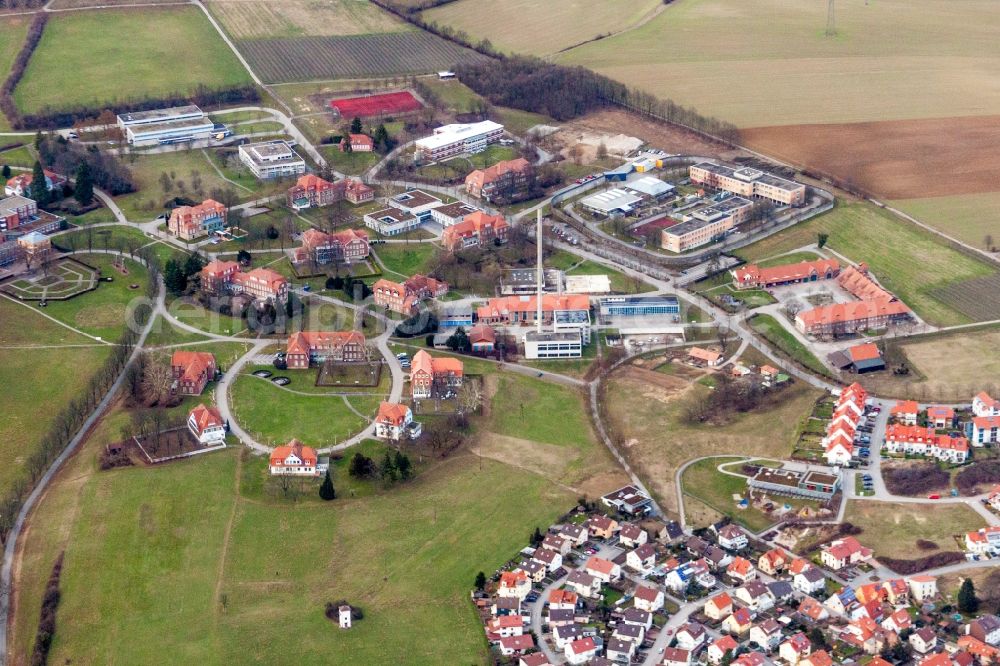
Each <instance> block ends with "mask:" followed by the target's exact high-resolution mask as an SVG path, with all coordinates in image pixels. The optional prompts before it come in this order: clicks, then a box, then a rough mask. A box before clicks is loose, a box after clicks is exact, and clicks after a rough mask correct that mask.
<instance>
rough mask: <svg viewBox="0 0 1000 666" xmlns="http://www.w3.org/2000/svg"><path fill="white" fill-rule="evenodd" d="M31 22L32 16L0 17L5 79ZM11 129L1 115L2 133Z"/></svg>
mask: <svg viewBox="0 0 1000 666" xmlns="http://www.w3.org/2000/svg"><path fill="white" fill-rule="evenodd" d="M30 22H31V17H30V16H0V72H2V73H3V76H4V77H5V78H6V76H7V72H9V71H10V68H11V65H13V64H14V58H16V57H17V54H18V52H19V51H20V50H21V46H22V45H23V44H24V38H25V36H26V35H27V34H28V24H29V23H30ZM9 129H10V125H9V123H8V122H7V116H5V115H4V114H2V113H0V131H5V130H9ZM0 159H2V158H0Z"/></svg>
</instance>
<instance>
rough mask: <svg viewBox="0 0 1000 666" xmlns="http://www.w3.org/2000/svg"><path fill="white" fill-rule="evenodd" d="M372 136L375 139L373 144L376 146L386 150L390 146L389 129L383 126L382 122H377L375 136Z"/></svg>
mask: <svg viewBox="0 0 1000 666" xmlns="http://www.w3.org/2000/svg"><path fill="white" fill-rule="evenodd" d="M373 138H374V139H375V145H376V146H377V147H379V148H381V149H382V150H384V151H386V152H388V151H389V147H390V146H389V143H390V139H389V130H387V129H386V128H385V125H384V124H382V123H379V126H378V128H377V129H376V130H375V136H374V137H373Z"/></svg>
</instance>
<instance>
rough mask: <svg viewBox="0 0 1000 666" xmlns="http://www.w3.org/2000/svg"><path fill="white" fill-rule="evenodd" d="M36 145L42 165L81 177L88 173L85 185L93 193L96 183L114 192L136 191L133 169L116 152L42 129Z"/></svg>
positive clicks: (115, 193)
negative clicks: (70, 139)
mask: <svg viewBox="0 0 1000 666" xmlns="http://www.w3.org/2000/svg"><path fill="white" fill-rule="evenodd" d="M35 148H36V150H37V151H38V157H39V161H40V162H41V163H42V165H43V166H46V167H49V168H50V169H52V170H53V171H55V172H56V173H60V174H64V175H73V176H75V177H77V178H78V179H79V178H80V176H81V175H82V176H85V177H86V182H85V183H84V186H85V189H87V188H89V189H91V193H92V188H93V186H94V185H96V186H98V187H100V188H101V189H103V190H105V191H107V192H108V193H110V194H112V195H115V196H117V195H119V194H128V193H129V192H134V191H135V181H134V180H133V178H132V171H131V170H130V169H129V168H128V167H127V166H125V165H124V164H123V163H122V162H121V160H119V159H118V158H117V157H116V156H114V155H112V154H110V153H104V152H101V151H100V150H98V149H97V147H96V146H90V147H87V146H83V145H81V144H78V143H73V142H71V141H67V140H66V139H64V138H63V137H61V136H56V137H53V136H50V135H46V134H42V133H39V134H38V135H37V136H36V137H35ZM43 182H44V181H43ZM85 198H86V197H85Z"/></svg>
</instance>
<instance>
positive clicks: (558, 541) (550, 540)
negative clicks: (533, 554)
mask: <svg viewBox="0 0 1000 666" xmlns="http://www.w3.org/2000/svg"><path fill="white" fill-rule="evenodd" d="M572 547H573V544H572V543H571V542H570V540H569V539H564V538H562V537H561V536H559V535H558V534H553V533H552V532H549V533H547V534H546V535H545V538H544V539H542V548H548V549H549V550H554V551H556V552H557V553H559V554H560V555H562V556H563V557H565V556H566V555H567V554H568V553H569V551H570V550H572Z"/></svg>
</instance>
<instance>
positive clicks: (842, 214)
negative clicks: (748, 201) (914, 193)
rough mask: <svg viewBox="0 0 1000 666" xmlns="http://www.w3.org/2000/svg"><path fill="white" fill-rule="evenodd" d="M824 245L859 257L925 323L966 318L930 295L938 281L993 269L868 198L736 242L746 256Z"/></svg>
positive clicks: (981, 274)
mask: <svg viewBox="0 0 1000 666" xmlns="http://www.w3.org/2000/svg"><path fill="white" fill-rule="evenodd" d="M820 232H823V233H827V234H829V240H828V242H827V245H828V246H829V247H830V248H831V249H833V250H836V251H837V252H839V253H841V254H843V255H844V256H846V257H847V258H849V259H851V260H852V261H855V262H865V263H867V264H868V266H869V268H870V269H871V271H872V273H873V274H874V275H875V277H876V278H877V279H878V280H879V282H881V284H882V285H883V286H884V287H885V288H886V289H888V290H889V291H891V292H893V293H894V294H896V295H897V296H898V297H899V298H900V299H901V300H902V301H904V302H905V303H906V304H907V305H909V306H910V307H912V308H913V310H914V311H915V312H916V313H917V314H918V315H920V316H921V317H922V318H923V319H925V320H926V321H928V322H929V323H931V324H934V325H938V326H947V325H954V324H964V323H968V322H969V321H970V319H969V318H968V317H967V316H965V315H963V314H962V313H960V312H958V311H957V310H955V309H954V308H952V307H951V306H950V305H949V304H948V302H947V301H945V300H942V299H940V298H938V297H936V296H935V295H934V290H935V289H939V288H941V287H944V286H947V285H949V284H953V283H956V282H960V281H963V280H968V279H971V278H977V277H984V276H988V275H992V274H994V273H996V269H995V268H994V267H993V266H991V265H990V264H988V263H986V262H985V261H984V260H981V259H978V258H974V257H971V256H969V255H966V254H964V253H962V252H959V251H958V250H955V249H953V248H951V247H950V246H948V245H945V244H944V243H943V242H942V241H940V240H938V239H937V237H935V236H933V235H932V234H930V233H929V232H926V231H924V230H922V229H920V228H919V227H916V226H913V225H911V224H909V223H907V222H904V221H902V220H900V219H899V218H897V217H895V216H893V215H892V214H890V213H887V212H885V211H883V210H881V209H879V208H877V207H875V206H873V205H871V204H867V203H857V204H839V205H838V206H837V207H836V208H835V209H834V210H832V211H830V212H829V213H826V214H824V215H821V216H819V217H816V218H813V219H812V220H809V221H808V222H805V223H804V224H798V225H796V226H794V227H792V228H791V229H789V230H787V231H784V232H781V233H779V234H776V235H774V236H771V237H770V238H766V239H764V240H762V241H758V242H757V243H754V244H752V245H748V246H747V247H744V248H741V249H740V250H739V251H738V254H739V255H740V256H741V257H743V258H744V259H746V260H747V261H758V260H760V259H763V258H767V257H773V256H774V255H776V254H780V253H782V252H788V251H791V250H795V249H797V248H800V247H803V246H805V245H809V244H810V243H815V242H816V238H817V234H818V233H820Z"/></svg>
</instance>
